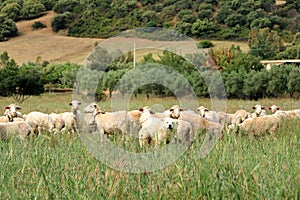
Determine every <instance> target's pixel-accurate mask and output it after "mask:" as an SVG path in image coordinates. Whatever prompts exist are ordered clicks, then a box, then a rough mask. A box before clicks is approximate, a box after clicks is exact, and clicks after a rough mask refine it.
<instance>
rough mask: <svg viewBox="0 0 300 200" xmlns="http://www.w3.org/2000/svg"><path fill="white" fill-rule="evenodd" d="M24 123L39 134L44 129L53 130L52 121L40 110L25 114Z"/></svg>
mask: <svg viewBox="0 0 300 200" xmlns="http://www.w3.org/2000/svg"><path fill="white" fill-rule="evenodd" d="M25 121H26V123H27V124H29V125H30V126H31V128H32V131H33V132H34V133H36V134H41V133H43V132H45V131H49V132H50V133H52V132H53V129H54V123H53V121H52V119H51V117H50V116H49V115H48V114H45V113H42V112H37V111H34V112H30V113H28V115H27V116H26V120H25Z"/></svg>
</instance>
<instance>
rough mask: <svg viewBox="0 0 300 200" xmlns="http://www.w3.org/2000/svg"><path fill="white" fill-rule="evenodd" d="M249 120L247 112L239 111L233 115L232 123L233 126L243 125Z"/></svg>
mask: <svg viewBox="0 0 300 200" xmlns="http://www.w3.org/2000/svg"><path fill="white" fill-rule="evenodd" d="M247 118H249V113H248V112H247V111H246V110H243V109H241V110H237V111H236V112H235V113H234V114H233V115H232V122H231V124H236V125H238V124H241V123H242V122H243V121H245V120H246V119H247Z"/></svg>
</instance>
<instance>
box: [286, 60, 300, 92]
mask: <svg viewBox="0 0 300 200" xmlns="http://www.w3.org/2000/svg"><path fill="white" fill-rule="evenodd" d="M287 90H288V93H289V94H290V97H292V96H293V94H295V93H296V92H298V93H300V68H299V67H295V66H294V67H293V68H292V69H291V70H290V73H289V76H288V78H287Z"/></svg>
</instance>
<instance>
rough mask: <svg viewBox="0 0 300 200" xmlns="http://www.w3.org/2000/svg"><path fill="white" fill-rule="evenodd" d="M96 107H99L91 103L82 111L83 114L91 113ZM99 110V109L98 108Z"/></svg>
mask: <svg viewBox="0 0 300 200" xmlns="http://www.w3.org/2000/svg"><path fill="white" fill-rule="evenodd" d="M97 107H99V106H98V105H97V104H95V103H91V104H89V105H88V106H86V107H85V108H84V109H83V112H85V113H93V112H94V111H95V109H96V108H97ZM99 109H100V107H99Z"/></svg>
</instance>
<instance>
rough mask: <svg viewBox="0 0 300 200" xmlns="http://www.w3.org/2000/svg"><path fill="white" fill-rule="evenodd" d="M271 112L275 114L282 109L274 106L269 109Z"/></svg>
mask: <svg viewBox="0 0 300 200" xmlns="http://www.w3.org/2000/svg"><path fill="white" fill-rule="evenodd" d="M269 110H270V111H271V112H272V113H273V114H274V113H275V112H276V111H277V110H280V108H279V107H278V106H276V105H272V106H271V107H269Z"/></svg>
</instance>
